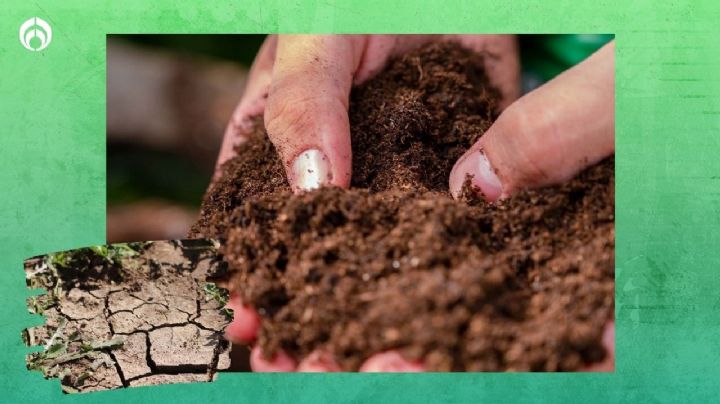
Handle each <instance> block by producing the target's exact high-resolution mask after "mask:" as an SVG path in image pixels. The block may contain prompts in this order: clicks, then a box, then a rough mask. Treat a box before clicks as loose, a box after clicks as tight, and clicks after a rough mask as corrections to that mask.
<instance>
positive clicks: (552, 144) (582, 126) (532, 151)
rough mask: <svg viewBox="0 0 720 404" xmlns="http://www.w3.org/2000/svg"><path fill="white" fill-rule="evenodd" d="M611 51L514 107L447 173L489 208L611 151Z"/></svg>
mask: <svg viewBox="0 0 720 404" xmlns="http://www.w3.org/2000/svg"><path fill="white" fill-rule="evenodd" d="M614 51H615V44H614V42H611V43H609V44H607V45H605V46H604V47H603V48H601V49H600V50H598V51H597V52H596V53H594V54H593V55H591V56H590V57H589V58H587V59H586V60H584V61H583V62H581V63H580V64H578V65H576V66H574V67H572V68H571V69H569V70H567V71H566V72H564V73H562V74H561V75H559V76H558V77H556V78H555V79H553V80H551V81H549V82H548V83H546V84H545V85H543V86H542V87H540V88H538V89H537V90H535V91H532V92H530V93H529V94H527V95H526V96H524V97H522V98H520V99H519V100H518V101H516V102H515V103H513V104H511V105H510V106H509V107H508V108H507V109H506V110H505V111H503V113H502V114H501V115H500V117H499V118H498V119H497V121H496V122H495V123H494V124H493V126H492V127H490V129H488V131H487V132H486V133H485V134H484V135H483V136H482V137H481V138H480V140H478V141H477V143H475V145H473V146H472V147H471V148H470V150H468V151H467V152H466V153H465V155H463V156H462V157H461V158H460V159H459V160H458V162H457V163H456V164H455V167H453V170H452V172H451V173H450V192H451V193H452V194H453V196H454V197H455V198H457V197H458V196H459V195H460V192H461V190H462V187H463V184H464V183H465V180H466V178H468V177H470V178H471V183H472V185H473V186H475V187H477V188H479V190H480V191H481V192H482V194H483V197H484V198H485V199H486V200H488V201H495V200H497V199H501V198H505V197H507V196H509V195H511V194H513V193H514V192H516V191H517V190H519V189H523V188H535V187H540V186H545V185H551V184H556V183H560V182H564V181H566V180H568V179H570V178H572V177H573V176H574V175H575V174H577V173H578V172H579V171H580V170H582V169H583V168H585V167H587V166H589V165H592V164H594V163H597V162H598V161H600V160H602V159H603V158H605V157H607V156H609V155H611V154H612V153H613V152H614V150H615V128H614V125H615V111H614V108H615V98H614V97H615V94H614V90H615V72H614Z"/></svg>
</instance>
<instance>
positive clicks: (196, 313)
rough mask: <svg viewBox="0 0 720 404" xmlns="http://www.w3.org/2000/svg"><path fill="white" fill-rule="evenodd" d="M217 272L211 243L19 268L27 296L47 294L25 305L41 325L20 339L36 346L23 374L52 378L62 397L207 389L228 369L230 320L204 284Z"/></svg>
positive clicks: (69, 257) (36, 261) (152, 246)
mask: <svg viewBox="0 0 720 404" xmlns="http://www.w3.org/2000/svg"><path fill="white" fill-rule="evenodd" d="M224 266H225V264H224V263H223V262H222V261H221V260H220V258H219V257H218V255H217V249H216V246H215V245H214V244H213V243H211V242H207V241H204V242H203V241H197V240H188V241H157V242H152V243H133V244H116V245H111V246H99V247H92V248H86V249H80V250H74V251H68V252H61V253H54V254H48V255H46V256H41V257H35V258H32V259H29V260H27V261H26V263H25V271H26V274H27V280H28V286H29V287H31V288H37V287H43V288H45V289H46V291H47V293H46V294H43V295H38V296H33V297H31V298H30V299H28V307H29V309H30V312H32V313H35V314H42V315H43V316H44V317H45V319H46V321H45V324H44V325H42V326H38V327H34V328H30V329H27V330H25V331H24V338H25V342H26V343H27V344H28V345H30V346H35V345H42V346H43V349H42V350H41V351H39V352H35V353H33V354H31V355H29V356H28V358H27V363H28V368H30V369H33V370H39V371H41V372H43V374H44V375H45V376H46V377H47V378H50V377H57V378H60V379H61V383H62V385H63V389H64V391H66V392H86V391H94V390H105V389H113V388H119V387H128V386H137V385H147V384H160V383H179V382H187V381H211V380H213V378H214V375H215V372H216V371H217V370H219V369H224V368H227V366H228V364H229V359H228V350H229V346H228V345H229V344H228V343H227V342H226V341H224V340H223V339H222V332H223V330H224V328H225V326H226V325H227V324H228V322H229V317H228V316H227V314H226V312H225V311H224V310H223V308H222V307H223V305H224V301H223V298H222V296H220V295H221V293H222V292H221V290H220V289H217V288H210V289H208V286H207V283H206V282H205V279H206V277H208V276H212V275H213V274H214V273H220V272H222V271H223V270H224V269H223V268H224ZM208 290H212V291H214V294H212V293H211V294H209V293H208Z"/></svg>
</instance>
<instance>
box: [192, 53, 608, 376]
mask: <svg viewBox="0 0 720 404" xmlns="http://www.w3.org/2000/svg"><path fill="white" fill-rule="evenodd" d="M497 99H498V92H497V91H496V90H495V89H494V88H493V87H492V86H491V85H490V83H489V81H488V78H487V77H486V75H485V73H484V69H483V57H482V56H481V55H476V54H473V53H471V52H469V51H466V50H464V49H463V48H461V47H460V46H458V45H455V44H431V45H429V46H426V47H424V48H422V49H419V50H416V51H413V52H411V53H409V54H407V55H405V56H404V57H400V58H398V59H395V60H394V61H391V63H390V64H389V65H388V67H387V69H386V70H385V71H384V72H382V73H380V74H379V75H378V76H377V77H376V78H374V79H372V80H370V81H369V82H367V83H366V84H364V85H362V86H361V87H358V88H355V89H353V92H352V95H351V103H350V112H349V113H350V123H351V132H352V145H353V180H352V187H351V189H350V190H341V189H337V188H323V189H320V190H316V191H312V192H307V193H302V194H299V195H292V194H291V193H290V190H289V187H288V185H287V182H286V179H285V175H284V171H283V167H282V164H281V161H280V160H279V158H278V156H277V154H276V153H275V149H274V148H273V146H272V144H271V143H270V141H269V140H268V138H267V135H266V133H265V130H264V128H263V127H262V124H261V122H260V121H257V122H256V126H255V129H254V132H253V133H252V134H251V135H250V137H249V140H248V141H247V142H245V143H244V144H242V145H240V146H238V147H237V149H236V151H237V153H238V156H237V157H236V158H234V159H232V160H230V161H229V162H228V163H226V164H225V165H224V166H223V172H222V176H221V177H220V178H219V179H218V181H216V182H215V183H214V184H213V185H212V186H211V188H210V189H209V191H208V193H207V195H206V197H205V200H204V203H203V208H202V212H201V217H200V219H199V221H198V223H197V224H196V225H195V227H194V229H193V232H192V235H193V236H195V237H199V236H204V237H214V238H218V239H220V240H221V246H222V247H221V250H222V252H223V254H224V257H225V260H226V261H227V262H228V264H229V271H230V272H229V276H230V277H231V282H232V284H233V285H234V287H235V289H236V290H237V291H238V293H240V295H241V297H242V299H243V301H244V302H246V303H248V304H250V305H252V306H253V307H254V308H255V309H256V310H257V311H258V313H259V314H260V316H261V318H262V321H261V328H260V332H259V337H258V343H259V345H260V346H261V347H262V349H263V352H264V353H265V355H266V356H268V357H269V356H271V355H273V354H274V353H275V352H277V351H278V350H279V349H282V350H284V351H285V352H287V353H288V354H289V355H291V356H293V357H295V358H296V359H300V358H303V357H305V356H307V355H308V354H310V353H311V352H313V351H315V350H318V349H320V350H324V351H327V352H330V353H331V354H332V355H334V357H335V358H336V359H337V361H338V363H339V365H340V366H341V368H342V369H344V370H357V369H358V368H359V366H360V364H361V363H362V362H363V361H364V360H365V359H367V358H368V357H369V356H370V355H372V354H374V353H377V352H382V351H386V350H389V349H397V350H399V351H400V352H401V354H403V355H404V356H405V357H406V358H408V359H411V360H420V359H423V360H424V362H425V364H426V366H427V367H428V368H429V369H430V370H440V371H445V370H469V371H508V370H517V371H522V370H531V371H556V370H577V369H579V368H580V367H582V366H583V365H585V364H588V363H592V362H596V361H598V360H600V359H602V358H603V357H604V356H605V354H606V353H605V351H604V348H603V347H602V345H601V337H602V333H603V328H604V327H605V325H606V324H607V322H608V321H609V320H610V319H611V318H612V313H613V304H614V302H613V300H614V298H613V295H614V292H613V291H614V160H613V159H612V158H610V159H608V160H606V161H604V162H601V163H600V164H598V165H596V166H593V167H591V168H589V169H587V170H585V171H584V172H583V173H581V174H580V175H579V176H577V177H576V178H575V179H573V180H571V181H569V182H568V183H566V184H563V185H560V186H556V187H552V188H546V189H542V190H537V191H523V192H520V193H519V194H518V195H516V196H514V197H513V198H511V199H509V200H507V201H505V202H503V203H499V204H493V205H490V204H486V203H484V202H482V201H481V200H479V198H476V197H466V198H465V200H464V201H462V202H458V201H455V200H453V199H452V198H451V197H450V195H449V194H448V192H447V181H448V176H449V173H450V170H451V168H452V165H453V164H454V162H455V161H456V160H457V158H458V157H460V155H461V154H462V153H463V152H464V151H465V150H466V149H467V148H468V147H469V146H470V145H471V144H473V143H474V142H475V141H476V140H477V139H478V138H479V137H480V136H481V135H482V134H483V133H484V132H485V130H486V129H487V128H488V127H489V126H490V125H491V124H492V122H493V120H494V119H495V118H496V117H497V113H498V111H497ZM466 191H467V188H466ZM465 194H466V196H467V195H470V194H469V193H468V192H466V193H465Z"/></svg>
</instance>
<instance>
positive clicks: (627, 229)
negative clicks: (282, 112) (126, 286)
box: [0, 0, 720, 403]
mask: <svg viewBox="0 0 720 404" xmlns="http://www.w3.org/2000/svg"><path fill="white" fill-rule="evenodd" d="M13 3H16V4H15V5H14V6H10V7H8V4H4V5H3V6H2V12H0V288H1V289H0V296H2V298H1V300H0V302H2V304H1V305H0V401H2V402H10V403H15V402H20V401H22V402H32V401H41V402H46V403H49V402H59V403H64V402H70V401H72V402H83V403H86V402H97V401H104V402H105V401H109V402H113V403H116V402H117V403H121V402H160V401H161V400H162V401H165V402H173V403H175V402H178V403H180V402H213V403H240V402H257V401H266V400H273V401H292V402H308V403H317V402H322V401H331V402H360V401H366V400H370V399H373V400H382V401H393V402H394V401H412V402H419V403H423V402H435V401H450V400H452V401H465V402H481V401H498V400H510V401H533V402H537V401H541V402H542V401H546V402H555V401H560V400H563V401H574V402H596V401H597V402H607V401H620V400H622V401H630V402H653V401H691V400H693V401H701V402H709V401H712V400H716V399H717V397H718V393H720V387H719V386H718V382H717V380H718V379H720V292H719V291H720V274H719V272H720V265H719V264H720V258H719V255H718V246H719V245H720V158H718V151H719V150H720V96H719V95H718V94H720V92H719V91H718V90H720V78H719V76H718V72H720V45H719V43H720V35H718V22H719V21H720V6H715V5H713V3H717V2H716V1H694V2H692V4H689V3H690V2H687V3H683V2H675V3H674V4H667V5H659V4H655V3H657V2H651V1H646V2H634V3H635V4H632V5H630V4H629V3H631V2H627V1H616V2H613V1H593V2H588V3H589V4H587V5H580V4H564V2H561V1H542V2H513V3H516V4H512V5H511V4H507V3H509V2H505V1H496V2H484V3H485V5H482V4H481V3H482V2H478V1H465V2H457V3H456V4H454V5H450V4H446V3H447V2H445V1H433V2H430V1H425V2H423V3H424V4H423V5H417V4H411V3H410V2H407V1H403V2H397V3H399V4H392V3H393V2H390V1H387V0H383V1H376V0H370V1H368V0H356V1H348V2H346V3H344V4H341V5H340V4H339V5H337V6H334V5H332V4H331V2H328V1H303V2H300V1H294V2H291V1H270V0H259V1H242V2H241V1H236V2H225V3H215V2H203V4H202V5H201V6H195V5H191V4H190V3H192V2H187V3H188V4H186V5H178V4H176V3H179V2H177V1H154V2H152V3H154V5H152V6H146V5H145V4H146V3H148V2H147V1H123V2H114V1H112V2H111V1H105V2H102V3H101V5H86V4H85V3H84V2H80V1H67V0H65V1H53V2H45V1H43V2H32V3H31V2H25V1H22V2H21V1H14V2H13ZM183 3H184V2H183ZM232 3H235V4H234V5H233V4H232ZM641 3H644V4H641ZM33 16H39V17H41V18H43V19H45V20H47V21H48V22H49V23H50V24H51V25H52V27H53V31H54V38H53V42H52V44H51V45H50V47H49V48H47V49H46V50H45V51H43V52H39V53H33V52H28V51H27V50H25V49H24V48H23V47H22V46H21V45H20V43H19V41H18V28H19V26H20V24H21V23H22V22H23V21H25V20H26V19H28V18H30V17H33ZM233 32H237V33H266V32H357V33H380V32H407V33H409V32H415V33H431V32H432V33H434V32H447V33H456V32H468V33H485V32H505V33H518V32H522V33H546V32H554V33H555V32H557V33H584V32H586V33H598V32H599V33H615V34H616V38H617V52H616V70H617V75H616V91H617V98H616V128H617V130H616V139H617V140H616V143H617V159H616V164H617V186H616V197H617V202H616V206H617V208H616V209H617V215H616V217H617V258H616V260H617V291H616V293H617V309H616V311H617V313H616V321H617V370H616V372H615V373H614V374H425V375H391V374H385V375H362V374H334V375H312V374H307V375H290V374H285V375H261V374H223V375H221V377H220V378H219V380H218V381H217V382H215V383H212V384H194V385H172V386H160V387H153V388H136V389H129V390H120V391H110V392H102V393H93V394H87V395H74V396H65V395H63V394H61V393H60V387H59V383H58V382H57V381H46V380H43V379H42V377H41V376H40V375H39V374H38V373H31V372H28V371H26V370H25V368H24V355H25V353H26V348H24V347H23V346H22V343H21V340H20V337H19V336H20V330H21V329H22V328H24V327H26V326H29V325H33V324H38V323H40V318H39V317H35V316H31V315H30V314H27V312H26V310H25V307H24V298H25V295H26V294H27V292H26V291H25V289H24V279H23V274H22V264H21V263H22V259H23V258H25V257H28V256H31V255H35V254H40V253H45V252H49V251H55V250H64V249H69V248H75V247H80V246H85V245H89V244H98V243H103V241H104V237H105V34H106V33H233Z"/></svg>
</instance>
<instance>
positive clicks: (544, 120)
mask: <svg viewBox="0 0 720 404" xmlns="http://www.w3.org/2000/svg"><path fill="white" fill-rule="evenodd" d="M437 40H454V41H456V42H460V43H461V44H462V45H464V46H465V47H467V48H469V49H471V50H474V51H478V52H484V53H486V54H488V55H492V57H488V58H485V64H486V66H485V68H486V70H487V73H488V76H489V78H490V80H491V82H492V84H493V85H495V86H496V87H497V88H498V90H499V91H500V94H501V103H500V107H501V109H503V111H502V113H501V114H500V116H499V118H498V119H497V120H496V122H495V123H494V124H493V125H492V126H491V127H490V129H488V131H487V132H486V133H485V134H484V135H483V136H482V137H481V138H480V140H478V141H477V143H475V144H474V145H473V146H471V147H470V149H469V150H468V151H467V152H466V153H465V154H464V155H463V156H462V157H460V159H459V160H458V161H457V162H456V163H455V166H454V167H453V170H452V172H451V174H450V178H449V189H450V192H451V193H452V195H453V196H455V197H457V196H458V194H459V193H460V190H461V188H462V186H463V184H464V182H465V180H466V178H468V176H469V177H470V178H471V181H472V184H473V185H474V186H475V187H477V189H479V190H480V191H481V193H482V196H483V197H484V198H485V199H486V200H488V201H490V202H492V201H496V200H498V199H502V198H506V197H508V196H510V195H512V194H513V193H514V192H516V191H518V190H520V189H524V188H535V187H541V186H545V185H551V184H556V183H560V182H564V181H566V180H568V179H570V178H572V177H573V176H574V175H575V174H577V173H578V172H579V171H580V170H582V169H583V168H585V167H587V166H589V165H592V164H594V163H596V162H598V161H600V160H602V159H603V158H605V157H607V156H609V155H611V154H613V153H614V148H615V132H614V121H615V113H614V87H615V86H614V82H615V78H614V42H610V43H609V44H607V45H605V46H604V47H603V48H601V49H600V50H598V51H597V52H596V53H594V54H593V55H591V56H590V57H589V58H587V59H586V60H585V61H583V62H581V63H579V64H578V65H576V66H574V67H572V68H571V69H569V70H567V71H565V72H563V73H562V74H560V75H559V76H558V77H556V78H555V79H553V80H551V81H549V82H548V83H546V84H545V85H543V86H541V87H539V88H538V89H536V90H534V91H532V92H530V93H528V94H527V95H525V96H523V97H520V98H518V97H519V95H520V80H519V78H520V77H519V76H520V64H519V57H518V51H517V43H516V38H515V37H514V36H512V35H443V36H438V35H331V36H315V35H298V36H294V35H280V36H270V37H268V38H267V39H266V41H265V43H264V44H263V45H262V47H261V48H260V51H259V53H258V55H257V56H256V58H255V62H254V63H253V66H252V68H251V70H250V75H249V77H248V82H247V87H246V89H245V94H244V96H243V98H242V100H241V101H240V103H239V104H238V106H237V108H236V109H235V111H234V113H233V116H232V118H231V121H230V123H229V125H228V127H227V129H226V131H225V136H224V139H223V144H222V147H221V151H220V155H219V158H218V168H219V167H220V165H222V163H224V162H225V161H227V160H228V159H230V158H232V157H233V156H234V148H235V146H236V145H237V144H239V143H241V142H243V141H244V140H245V136H246V134H247V133H248V132H249V130H250V129H251V127H252V118H254V117H256V116H260V115H263V117H264V122H265V128H266V130H267V132H268V135H269V137H270V140H271V141H272V142H273V144H274V145H275V147H276V149H277V150H278V152H279V154H280V156H281V157H282V161H283V163H284V165H285V169H286V172H287V177H288V180H289V181H290V185H291V187H292V189H293V190H294V191H295V192H300V191H304V190H309V189H314V188H317V187H319V186H322V185H335V186H339V187H348V186H349V185H350V179H351V175H352V157H351V156H352V154H351V144H350V126H349V121H348V103H349V95H350V90H351V88H352V86H353V85H357V84H360V83H362V82H364V81H365V80H367V79H369V78H371V77H372V76H373V75H375V74H376V73H378V72H379V71H380V70H382V68H383V67H384V66H385V65H386V63H387V62H388V60H389V59H390V58H392V57H393V56H396V55H401V54H403V53H405V52H407V51H408V50H410V49H413V48H416V47H419V46H421V45H422V44H424V43H427V42H430V41H437ZM228 307H230V308H232V309H233V310H234V319H233V321H232V323H231V324H230V325H229V326H228V327H227V330H226V336H227V338H228V339H230V340H231V341H233V342H239V343H252V342H253V341H254V339H255V337H256V334H257V330H258V328H259V324H260V319H259V317H258V315H257V313H256V312H255V311H254V310H253V309H251V308H250V307H248V306H245V305H243V304H242V302H241V301H240V300H239V298H238V297H237V295H236V294H231V299H230V302H229V303H228ZM603 342H604V344H605V346H606V348H607V349H608V352H609V355H608V359H607V360H606V361H605V362H603V363H602V364H594V365H592V366H589V367H588V370H610V369H612V367H613V363H614V325H613V324H609V325H608V327H607V330H606V332H605V335H604V337H603ZM250 364H251V367H252V369H253V370H255V371H295V370H297V371H333V370H338V367H337V365H336V364H335V362H334V360H333V358H331V357H329V355H327V354H326V353H323V352H315V353H313V354H311V355H310V356H308V357H307V358H304V359H303V360H301V361H300V362H299V363H297V362H296V361H295V360H294V359H292V358H290V357H289V356H287V355H285V354H284V353H282V352H280V353H278V354H277V355H276V356H275V357H274V358H272V359H270V360H268V359H265V358H264V357H263V355H262V354H261V352H260V350H259V349H258V348H254V349H253V351H252V353H251V356H250ZM360 370H361V371H421V370H423V366H422V363H415V362H409V361H406V360H404V359H403V358H402V357H401V356H400V355H399V354H398V353H397V352H393V351H391V352H382V353H378V354H376V355H373V356H371V357H370V358H368V360H367V361H366V362H365V363H364V364H363V365H362V366H361V368H360Z"/></svg>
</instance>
